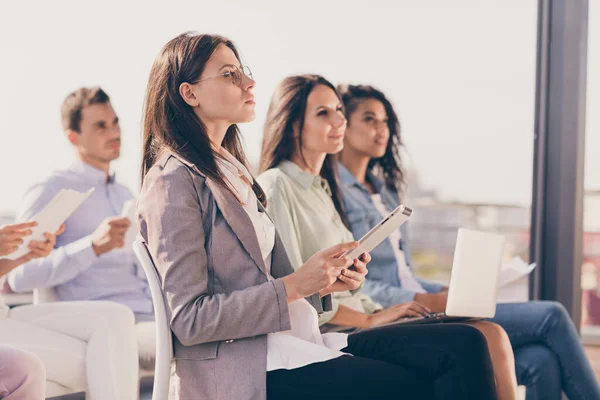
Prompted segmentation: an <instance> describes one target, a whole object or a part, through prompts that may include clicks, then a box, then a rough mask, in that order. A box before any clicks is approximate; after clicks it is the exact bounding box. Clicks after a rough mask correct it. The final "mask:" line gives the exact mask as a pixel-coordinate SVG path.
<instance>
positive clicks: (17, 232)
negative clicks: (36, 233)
mask: <svg viewBox="0 0 600 400" xmlns="http://www.w3.org/2000/svg"><path fill="white" fill-rule="evenodd" d="M36 225H37V222H35V221H31V222H24V223H21V224H12V225H2V226H0V257H2V256H6V255H9V254H10V253H13V252H15V251H17V249H18V248H19V246H20V245H22V244H23V238H24V237H26V236H29V235H31V233H32V230H31V228H33V227H34V226H36Z"/></svg>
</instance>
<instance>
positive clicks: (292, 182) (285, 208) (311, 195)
mask: <svg viewBox="0 0 600 400" xmlns="http://www.w3.org/2000/svg"><path fill="white" fill-rule="evenodd" d="M257 181H258V183H259V184H260V185H261V187H262V188H263V190H264V191H265V194H266V196H267V212H268V213H269V216H270V217H271V219H272V220H273V223H274V224H275V227H276V228H277V231H278V232H279V235H280V237H281V240H282V242H283V245H284V247H285V250H286V252H287V254H288V256H289V258H290V261H291V264H292V266H293V267H294V269H298V268H300V267H301V266H302V264H304V262H306V260H308V259H309V258H310V257H311V256H312V255H313V254H315V253H316V252H318V251H320V250H323V249H326V248H328V247H331V246H333V245H336V244H338V243H342V242H349V241H352V240H354V237H353V236H352V232H350V231H349V230H348V228H346V226H345V225H344V223H343V222H342V219H341V218H340V216H339V214H338V212H337V210H336V209H335V206H334V204H333V200H332V199H331V190H330V188H329V185H328V184H327V181H326V180H324V179H323V178H321V177H320V176H314V175H312V174H310V173H308V172H306V171H303V170H302V169H300V167H299V166H298V165H296V164H295V163H293V162H291V161H284V162H282V163H281V164H279V165H278V166H277V167H276V168H272V169H270V170H268V171H265V172H264V173H262V174H261V175H260V176H259V177H258V178H257ZM340 304H342V305H344V306H347V307H350V308H352V309H354V310H357V311H361V312H365V313H369V314H371V313H373V312H375V311H377V310H380V309H381V306H380V305H379V304H377V303H375V302H374V301H373V300H371V298H370V297H369V296H367V295H365V294H363V293H361V292H360V290H356V291H352V292H349V291H347V292H341V293H335V294H334V296H333V310H332V311H329V312H326V313H324V314H321V316H320V318H319V324H320V325H324V324H325V323H327V322H328V321H329V320H330V319H331V318H333V317H334V316H335V314H336V313H337V310H338V308H339V306H340Z"/></svg>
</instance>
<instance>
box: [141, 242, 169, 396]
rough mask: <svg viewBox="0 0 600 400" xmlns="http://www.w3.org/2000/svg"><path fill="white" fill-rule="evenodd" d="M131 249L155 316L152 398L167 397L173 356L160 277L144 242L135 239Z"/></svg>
mask: <svg viewBox="0 0 600 400" xmlns="http://www.w3.org/2000/svg"><path fill="white" fill-rule="evenodd" d="M133 251H134V252H135V255H136V256H137V258H138V260H139V261H140V264H141V265H142V268H143V269H144V272H145V273H146V278H147V279H148V285H149V286H150V293H151V295H152V304H153V305H154V316H155V318H156V361H155V365H154V389H153V391H152V399H153V400H159V399H167V398H168V397H169V380H170V378H171V359H172V358H173V342H172V337H171V326H170V323H169V320H168V319H167V308H166V304H165V299H164V296H163V292H162V286H161V283H160V278H159V276H158V273H157V271H156V267H155V266H154V262H153V261H152V257H150V253H149V252H148V248H147V247H146V245H145V244H143V243H140V242H138V241H135V242H134V243H133Z"/></svg>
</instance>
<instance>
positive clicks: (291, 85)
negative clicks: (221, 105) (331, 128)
mask: <svg viewBox="0 0 600 400" xmlns="http://www.w3.org/2000/svg"><path fill="white" fill-rule="evenodd" d="M318 85H323V86H327V87H328V88H330V89H331V90H333V92H334V93H335V95H336V96H337V97H338V98H339V99H340V102H341V101H342V99H341V98H340V95H339V94H338V92H337V90H335V86H333V85H332V84H331V82H329V81H328V80H327V79H325V78H323V77H322V76H319V75H297V76H290V77H287V78H285V79H284V80H283V81H282V82H281V83H279V85H277V88H276V89H275V93H273V96H272V97H271V104H270V105H269V111H268V112H267V120H266V121H265V128H264V136H263V143H262V151H261V158H260V172H264V171H266V170H268V169H270V168H274V167H276V166H277V165H278V164H279V163H281V162H282V161H284V160H290V159H291V158H292V155H293V153H294V149H295V140H294V127H293V126H294V124H296V123H298V132H299V138H298V139H299V146H298V147H299V149H300V156H301V157H302V129H303V127H304V114H305V112H306V102H307V99H308V95H309V94H310V93H311V92H312V90H313V89H314V88H315V87H316V86H318ZM320 174H321V177H323V178H324V179H325V180H326V181H327V183H328V184H329V187H330V189H331V198H332V200H333V204H334V206H335V209H336V210H337V212H338V214H339V215H340V216H341V218H342V221H343V222H344V224H345V225H346V226H349V223H348V219H347V218H346V213H345V212H344V206H343V202H342V196H341V193H340V189H339V184H338V180H337V177H338V171H337V157H336V155H333V154H328V155H327V156H326V157H325V162H324V163H323V167H322V168H321V171H320Z"/></svg>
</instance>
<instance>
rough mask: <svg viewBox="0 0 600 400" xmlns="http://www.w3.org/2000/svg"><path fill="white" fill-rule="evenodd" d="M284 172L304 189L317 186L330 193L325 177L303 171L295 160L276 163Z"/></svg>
mask: <svg viewBox="0 0 600 400" xmlns="http://www.w3.org/2000/svg"><path fill="white" fill-rule="evenodd" d="M277 168H279V169H280V170H281V171H283V173H284V174H286V175H287V176H288V177H290V179H291V180H293V181H294V182H296V183H297V184H298V185H300V187H302V188H303V189H304V190H308V189H309V188H310V187H311V186H317V187H321V188H323V189H325V191H326V192H327V193H328V194H331V189H330V188H329V184H328V183H327V181H326V180H325V179H323V178H322V177H320V176H314V175H313V174H311V173H309V172H306V171H303V170H302V169H301V168H300V167H299V166H298V165H297V164H296V163H295V162H292V161H289V160H285V161H282V162H280V163H279V165H277Z"/></svg>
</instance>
